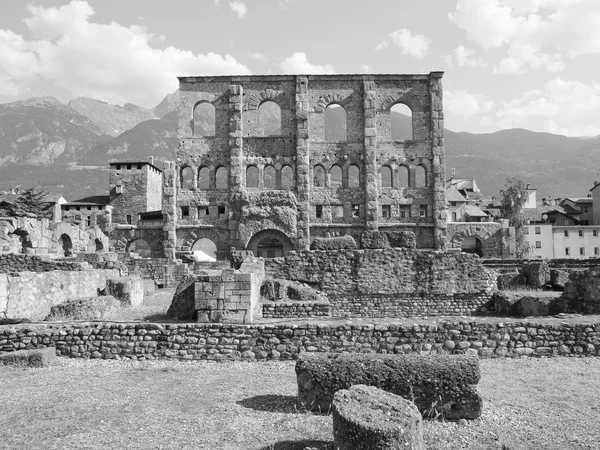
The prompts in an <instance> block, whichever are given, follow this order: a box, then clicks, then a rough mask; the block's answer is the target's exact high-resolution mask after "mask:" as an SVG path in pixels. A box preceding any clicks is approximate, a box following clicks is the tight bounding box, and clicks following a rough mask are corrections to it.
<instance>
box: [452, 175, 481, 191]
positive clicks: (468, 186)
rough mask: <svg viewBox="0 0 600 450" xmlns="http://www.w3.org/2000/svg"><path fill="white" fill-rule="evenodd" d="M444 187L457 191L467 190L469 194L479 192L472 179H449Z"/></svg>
mask: <svg viewBox="0 0 600 450" xmlns="http://www.w3.org/2000/svg"><path fill="white" fill-rule="evenodd" d="M446 187H447V188H450V187H455V188H456V189H459V190H468V191H471V192H480V189H479V186H477V183H476V182H475V179H473V178H454V177H452V178H450V179H449V180H448V181H446Z"/></svg>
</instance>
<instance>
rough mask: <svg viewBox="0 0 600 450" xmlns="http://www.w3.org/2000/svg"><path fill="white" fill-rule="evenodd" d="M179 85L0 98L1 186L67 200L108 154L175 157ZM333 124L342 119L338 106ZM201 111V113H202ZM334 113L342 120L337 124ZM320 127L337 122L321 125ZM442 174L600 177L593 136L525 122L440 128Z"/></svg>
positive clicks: (397, 122) (566, 183) (102, 187)
mask: <svg viewBox="0 0 600 450" xmlns="http://www.w3.org/2000/svg"><path fill="white" fill-rule="evenodd" d="M178 103H179V95H178V92H177V91H176V92H174V93H173V94H169V95H167V96H166V97H165V99H164V100H163V101H162V102H161V103H160V104H158V105H157V106H156V107H155V108H153V109H151V110H150V109H146V108H142V107H139V106H136V105H132V104H126V105H123V106H118V105H110V104H108V103H105V102H101V101H98V100H94V99H88V98H78V99H74V100H72V101H71V102H69V104H68V105H65V104H63V103H61V102H59V101H58V100H56V99H54V98H52V97H42V98H32V99H28V100H23V101H18V102H13V103H7V104H0V190H7V189H9V188H11V187H15V186H22V187H29V186H39V187H40V188H42V189H45V190H47V191H48V192H51V193H61V194H62V195H63V196H64V197H65V198H67V199H68V200H75V199H77V198H82V197H86V196H90V195H97V194H103V193H105V192H106V190H107V189H108V162H109V161H111V160H112V161H116V160H134V159H135V160H141V161H147V160H148V157H149V156H154V157H155V164H157V165H158V166H159V167H160V166H161V165H162V164H161V161H162V160H172V159H174V158H175V152H176V149H177V145H178V141H177V115H176V112H175V110H176V108H177V105H178ZM336 110H340V111H335V110H334V111H335V114H334V118H333V120H332V121H331V124H330V125H328V126H330V127H336V126H339V127H343V126H344V123H343V122H342V121H343V113H342V112H341V108H336ZM207 120H208V119H207ZM338 122H339V123H338ZM392 127H393V130H396V131H398V130H399V132H400V133H402V134H406V133H410V129H411V119H410V117H407V116H404V115H402V114H399V113H396V112H393V113H392ZM325 133H326V136H327V135H330V136H335V135H336V134H335V133H336V131H335V130H333V129H331V130H329V129H327V130H325ZM444 138H445V139H444V141H445V148H446V174H447V177H448V178H449V177H450V176H451V175H452V174H454V175H455V176H456V177H458V178H471V177H473V178H475V179H476V181H477V184H478V185H479V186H480V188H481V189H482V190H483V191H484V192H485V193H488V194H490V195H498V192H499V190H500V189H501V188H502V186H503V185H504V183H505V181H506V179H507V178H509V177H513V176H515V177H518V178H521V179H523V180H524V181H525V182H527V183H530V184H531V186H532V187H535V188H537V189H538V198H542V197H567V196H571V197H573V196H575V197H580V196H585V195H587V193H588V191H589V189H590V188H591V187H592V186H593V182H594V181H595V180H600V174H599V172H600V170H599V168H600V136H596V137H592V138H578V137H566V136H561V135H555V134H550V133H539V132H533V131H528V130H524V129H510V130H502V131H498V132H495V133H485V134H475V133H466V132H460V133H457V132H453V131H451V130H447V129H446V130H445V131H444Z"/></svg>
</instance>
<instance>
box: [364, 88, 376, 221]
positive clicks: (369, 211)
mask: <svg viewBox="0 0 600 450" xmlns="http://www.w3.org/2000/svg"><path fill="white" fill-rule="evenodd" d="M369 78H370V77H365V79H364V81H363V90H364V92H363V107H364V116H365V128H364V135H365V141H364V142H365V159H364V161H365V179H364V182H365V184H364V186H365V226H366V229H367V230H377V229H378V226H377V222H378V220H379V188H378V186H377V185H378V183H377V181H378V176H377V127H376V124H375V120H376V119H375V99H376V98H377V92H376V91H375V82H374V81H373V79H372V78H371V79H369Z"/></svg>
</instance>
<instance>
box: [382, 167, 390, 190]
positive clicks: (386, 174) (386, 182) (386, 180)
mask: <svg viewBox="0 0 600 450" xmlns="http://www.w3.org/2000/svg"><path fill="white" fill-rule="evenodd" d="M379 176H380V179H381V187H384V188H391V187H392V169H390V168H389V167H388V166H383V167H382V168H381V170H380V171H379Z"/></svg>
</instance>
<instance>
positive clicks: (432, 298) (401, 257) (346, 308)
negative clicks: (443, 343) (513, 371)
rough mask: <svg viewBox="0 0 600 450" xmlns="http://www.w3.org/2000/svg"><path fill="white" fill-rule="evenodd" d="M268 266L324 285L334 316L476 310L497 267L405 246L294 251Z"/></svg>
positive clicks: (276, 274) (275, 274)
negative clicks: (377, 248)
mask: <svg viewBox="0 0 600 450" xmlns="http://www.w3.org/2000/svg"><path fill="white" fill-rule="evenodd" d="M265 270H266V272H267V276H270V277H272V278H284V279H288V280H294V281H300V282H303V283H307V284H309V285H311V286H313V287H315V288H316V289H318V290H321V291H323V292H324V293H325V294H326V295H327V297H328V299H329V301H330V302H331V303H332V305H333V312H332V313H333V316H349V317H403V316H415V315H455V314H459V315H464V314H473V313H475V312H476V311H477V310H478V309H480V308H481V307H482V306H483V305H485V304H486V303H487V302H488V301H489V300H490V298H491V295H492V292H493V290H495V287H496V274H495V272H493V271H489V270H487V269H485V268H483V267H482V266H481V264H480V262H479V258H477V257H475V256H473V255H469V254H465V253H445V252H436V251H420V250H412V249H401V248H389V249H383V250H338V251H319V250H316V251H301V252H290V254H288V255H287V256H286V257H285V258H274V259H267V260H266V261H265Z"/></svg>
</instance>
